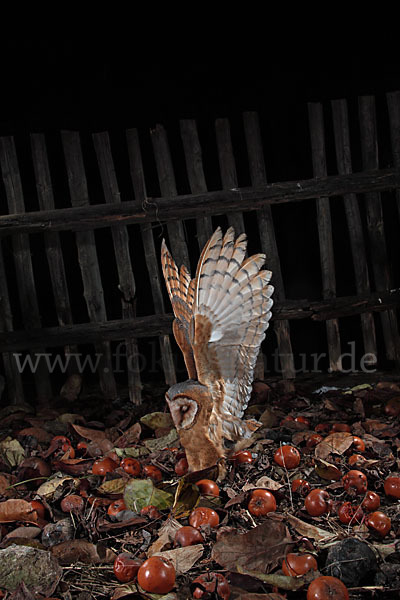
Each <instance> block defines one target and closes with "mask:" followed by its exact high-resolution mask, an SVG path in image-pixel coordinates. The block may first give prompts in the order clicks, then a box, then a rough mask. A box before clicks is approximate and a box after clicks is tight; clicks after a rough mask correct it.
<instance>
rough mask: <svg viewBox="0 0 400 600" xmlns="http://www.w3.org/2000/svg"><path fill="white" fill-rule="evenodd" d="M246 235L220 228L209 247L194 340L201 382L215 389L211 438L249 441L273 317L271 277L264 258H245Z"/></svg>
mask: <svg viewBox="0 0 400 600" xmlns="http://www.w3.org/2000/svg"><path fill="white" fill-rule="evenodd" d="M246 245H247V244H246V236H245V235H240V236H239V237H238V238H237V239H236V240H234V231H233V229H232V228H230V229H228V231H227V233H226V234H225V236H224V237H222V233H221V230H220V229H219V228H218V229H217V230H216V231H215V233H214V234H213V236H212V237H211V239H210V240H209V242H208V243H207V245H206V247H205V249H204V251H203V254H202V256H201V259H200V261H199V265H198V268H197V273H196V280H195V286H196V289H195V300H194V305H193V322H192V324H191V326H190V339H191V343H192V347H193V353H194V360H195V364H196V370H197V377H198V380H199V381H200V383H202V384H204V385H207V386H209V387H210V389H211V390H212V395H213V399H214V406H213V412H212V418H211V422H210V429H211V434H212V435H215V436H217V435H218V430H219V428H220V427H221V428H222V434H223V436H224V437H226V438H228V439H232V440H235V439H237V438H238V437H243V436H244V437H248V436H249V435H251V433H252V431H254V429H256V427H257V426H256V424H255V422H251V421H243V420H241V417H242V416H243V412H244V410H245V409H246V407H247V403H248V400H249V397H250V393H251V384H252V381H253V374H254V367H255V363H256V360H257V355H258V352H259V349H260V345H261V342H262V341H263V339H264V337H265V331H266V329H267V327H268V322H269V320H270V318H271V307H272V299H271V295H272V292H273V287H272V286H271V285H269V281H270V279H271V272H270V271H267V270H261V267H262V266H263V264H264V262H265V256H264V255H263V254H256V255H254V256H251V257H249V258H247V259H244V257H245V253H246Z"/></svg>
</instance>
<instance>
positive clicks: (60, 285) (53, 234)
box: [31, 133, 78, 374]
mask: <svg viewBox="0 0 400 600" xmlns="http://www.w3.org/2000/svg"><path fill="white" fill-rule="evenodd" d="M31 148H32V158H33V168H34V171H35V179H36V189H37V194H38V200H39V207H40V210H53V209H55V204H54V195H53V187H52V182H51V176H50V168H49V161H48V157H47V150H46V141H45V136H44V135H43V134H41V133H35V134H32V135H31ZM44 243H45V248H46V256H47V262H48V264H49V271H50V279H51V285H52V288H53V295H54V302H55V309H56V312H57V318H58V323H59V324H60V325H61V326H62V325H72V323H73V319H72V311H71V304H70V299H69V291H68V284H67V278H66V274H65V265H64V258H63V253H62V248H61V242H60V234H59V233H58V232H57V231H47V232H45V233H44ZM77 352H78V348H77V347H76V346H66V347H65V354H66V355H68V354H75V353H77ZM67 370H68V373H70V374H72V373H76V372H77V365H76V361H75V360H70V361H69V362H68V369H67Z"/></svg>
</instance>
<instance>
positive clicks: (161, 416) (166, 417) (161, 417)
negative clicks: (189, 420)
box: [140, 412, 174, 429]
mask: <svg viewBox="0 0 400 600" xmlns="http://www.w3.org/2000/svg"><path fill="white" fill-rule="evenodd" d="M140 422H141V423H143V425H146V426H147V427H149V428H150V429H159V428H160V427H173V425H174V423H173V421H172V417H171V415H170V413H164V412H153V413H149V414H148V415H143V417H141V419H140Z"/></svg>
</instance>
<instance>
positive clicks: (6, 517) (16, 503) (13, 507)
mask: <svg viewBox="0 0 400 600" xmlns="http://www.w3.org/2000/svg"><path fill="white" fill-rule="evenodd" d="M13 521H26V522H31V523H36V522H37V513H36V511H34V510H33V508H32V506H31V503H30V502H27V501H26V500H14V499H12V500H6V501H5V502H0V523H12V522H13Z"/></svg>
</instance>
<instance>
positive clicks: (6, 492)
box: [0, 473, 17, 497]
mask: <svg viewBox="0 0 400 600" xmlns="http://www.w3.org/2000/svg"><path fill="white" fill-rule="evenodd" d="M16 481H17V478H16V477H15V475H11V474H10V473H0V494H1V495H2V496H7V497H11V496H14V495H15V491H14V490H13V489H9V488H10V486H11V485H12V484H13V483H15V482H16Z"/></svg>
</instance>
